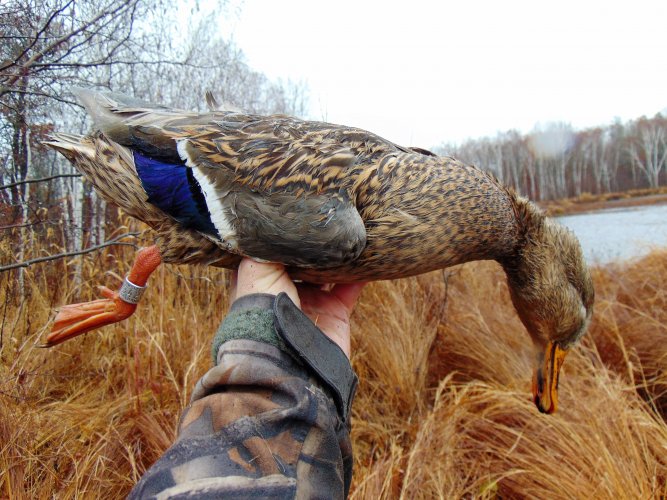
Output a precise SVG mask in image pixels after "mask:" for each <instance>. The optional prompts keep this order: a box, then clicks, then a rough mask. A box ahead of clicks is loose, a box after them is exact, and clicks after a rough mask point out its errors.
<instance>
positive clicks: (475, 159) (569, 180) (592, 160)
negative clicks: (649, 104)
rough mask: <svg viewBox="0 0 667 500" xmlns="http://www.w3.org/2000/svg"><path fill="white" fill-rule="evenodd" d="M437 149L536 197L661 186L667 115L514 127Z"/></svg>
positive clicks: (666, 164) (666, 171) (666, 175)
mask: <svg viewBox="0 0 667 500" xmlns="http://www.w3.org/2000/svg"><path fill="white" fill-rule="evenodd" d="M436 152H438V153H439V154H448V155H452V156H456V157H458V158H460V159H462V160H465V161H467V162H469V163H473V164H475V165H477V166H479V167H481V168H483V169H485V170H489V171H491V172H492V173H493V174H494V175H496V177H498V178H499V179H500V180H501V181H503V182H505V183H506V184H509V185H511V186H513V187H514V188H516V189H517V190H518V191H519V192H521V193H522V194H524V195H527V196H529V197H530V198H532V199H535V200H550V199H559V198H568V197H577V196H581V195H582V194H584V193H594V194H598V193H606V192H616V191H627V190H630V189H642V188H657V187H658V186H660V185H663V184H665V182H666V181H667V116H666V115H665V114H657V115H655V116H654V117H653V118H646V117H642V118H639V119H636V120H630V121H628V122H626V123H622V122H621V121H620V120H616V121H615V122H614V123H612V124H611V125H608V126H604V127H593V128H588V129H585V130H580V131H575V130H573V128H572V127H571V126H570V125H568V124H566V123H549V124H546V125H542V126H538V127H536V128H535V129H534V130H533V131H532V132H531V133H529V134H520V133H519V132H517V131H515V130H511V131H508V132H503V133H499V134H498V135H496V136H495V137H492V138H489V137H487V138H483V139H475V140H469V141H466V142H464V143H463V144H461V145H451V144H443V145H441V146H440V147H438V148H436Z"/></svg>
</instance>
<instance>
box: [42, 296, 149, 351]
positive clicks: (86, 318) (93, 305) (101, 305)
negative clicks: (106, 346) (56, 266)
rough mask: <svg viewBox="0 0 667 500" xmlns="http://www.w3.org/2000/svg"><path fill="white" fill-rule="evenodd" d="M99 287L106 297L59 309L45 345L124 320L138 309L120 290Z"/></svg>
mask: <svg viewBox="0 0 667 500" xmlns="http://www.w3.org/2000/svg"><path fill="white" fill-rule="evenodd" d="M99 288H100V292H101V294H102V296H103V297H105V298H103V299H98V300H93V301H91V302H82V303H80V304H70V305H66V306H62V307H60V308H59V309H58V315H57V316H56V319H55V321H54V323H53V327H52V329H51V333H50V334H49V335H48V336H47V337H46V344H44V347H52V346H54V345H57V344H60V343H61V342H65V341H66V340H69V339H71V338H72V337H76V336H77V335H81V334H82V333H86V332H89V331H90V330H94V329H96V328H100V327H102V326H106V325H110V324H112V323H117V322H119V321H122V320H124V319H126V318H129V317H130V316H131V315H132V313H134V311H135V310H136V309H137V305H136V304H129V303H127V302H125V301H124V300H123V299H121V298H120V296H119V295H118V292H114V291H112V290H110V289H108V288H107V287H105V286H101V287H99Z"/></svg>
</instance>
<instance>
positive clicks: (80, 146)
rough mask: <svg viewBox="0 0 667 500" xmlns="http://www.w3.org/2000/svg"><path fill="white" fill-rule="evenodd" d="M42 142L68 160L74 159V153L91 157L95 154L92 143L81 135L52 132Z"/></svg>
mask: <svg viewBox="0 0 667 500" xmlns="http://www.w3.org/2000/svg"><path fill="white" fill-rule="evenodd" d="M42 144H46V145H47V146H49V147H50V148H53V149H55V150H56V151H58V152H59V153H61V154H62V155H63V156H65V158H67V159H68V160H70V161H74V158H75V154H76V153H79V154H81V155H84V156H88V157H91V158H93V157H94V156H95V146H94V144H93V143H92V142H91V141H90V140H89V139H88V138H87V137H85V136H83V135H76V134H65V133H62V132H54V133H52V134H49V138H48V139H47V140H46V141H43V142H42Z"/></svg>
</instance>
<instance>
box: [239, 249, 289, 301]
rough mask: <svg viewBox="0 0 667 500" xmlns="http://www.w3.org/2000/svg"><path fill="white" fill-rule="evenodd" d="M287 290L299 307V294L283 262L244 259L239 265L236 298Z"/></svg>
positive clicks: (273, 293) (274, 293)
mask: <svg viewBox="0 0 667 500" xmlns="http://www.w3.org/2000/svg"><path fill="white" fill-rule="evenodd" d="M280 292H285V293H286V294H287V295H289V298H290V299H292V302H294V303H295V304H296V305H297V306H298V307H301V302H300V301H299V295H298V293H297V291H296V287H295V286H294V283H293V282H292V280H291V279H290V277H289V276H288V275H287V272H286V271H285V266H283V265H282V264H276V263H269V262H257V261H254V260H251V259H243V260H242V261H241V264H240V265H239V271H238V278H237V281H236V296H235V299H238V298H239V297H243V296H244V295H250V294H252V293H270V294H272V295H278V294H279V293H280Z"/></svg>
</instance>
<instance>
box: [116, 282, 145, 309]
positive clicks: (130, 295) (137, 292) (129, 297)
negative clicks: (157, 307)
mask: <svg viewBox="0 0 667 500" xmlns="http://www.w3.org/2000/svg"><path fill="white" fill-rule="evenodd" d="M144 290H146V287H145V286H138V285H135V284H134V283H132V282H131V281H130V280H128V279H127V276H126V277H125V280H124V281H123V284H122V285H121V287H120V290H118V296H119V297H120V298H121V299H123V300H124V301H125V302H127V303H128V304H138V303H139V299H140V298H141V296H142V294H143V293H144Z"/></svg>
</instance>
